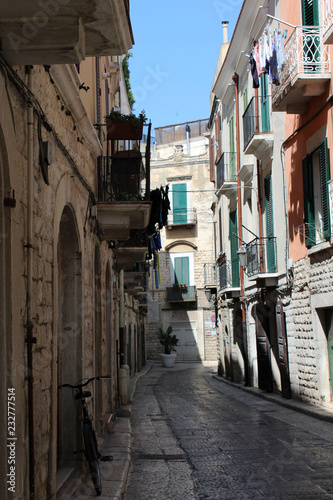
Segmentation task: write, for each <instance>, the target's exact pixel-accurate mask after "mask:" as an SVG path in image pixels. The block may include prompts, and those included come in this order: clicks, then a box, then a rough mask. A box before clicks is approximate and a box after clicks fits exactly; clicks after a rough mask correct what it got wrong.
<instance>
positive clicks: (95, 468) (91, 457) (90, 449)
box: [83, 424, 102, 495]
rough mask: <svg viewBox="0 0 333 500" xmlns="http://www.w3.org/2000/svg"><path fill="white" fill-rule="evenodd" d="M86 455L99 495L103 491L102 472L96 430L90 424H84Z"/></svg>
mask: <svg viewBox="0 0 333 500" xmlns="http://www.w3.org/2000/svg"><path fill="white" fill-rule="evenodd" d="M83 438H84V446H85V456H86V459H87V461H88V464H89V469H90V474H91V478H92V480H93V483H94V487H95V491H96V493H97V495H100V494H101V493H102V481H101V473H100V470H99V463H98V454H97V446H96V436H95V431H94V430H93V429H92V427H91V426H90V425H88V424H87V425H84V426H83Z"/></svg>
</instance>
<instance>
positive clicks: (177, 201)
mask: <svg viewBox="0 0 333 500" xmlns="http://www.w3.org/2000/svg"><path fill="white" fill-rule="evenodd" d="M172 209H173V222H174V224H181V223H186V222H187V195H186V184H173V186H172Z"/></svg>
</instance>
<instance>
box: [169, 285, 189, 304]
mask: <svg viewBox="0 0 333 500" xmlns="http://www.w3.org/2000/svg"><path fill="white" fill-rule="evenodd" d="M166 291H167V302H174V303H175V302H181V303H183V302H196V300H197V287H196V286H190V285H186V286H184V287H182V286H177V287H172V286H171V287H170V286H168V287H167V288H166Z"/></svg>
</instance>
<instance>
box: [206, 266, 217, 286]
mask: <svg viewBox="0 0 333 500" xmlns="http://www.w3.org/2000/svg"><path fill="white" fill-rule="evenodd" d="M204 283H205V286H206V287H209V286H217V266H216V264H215V263H214V264H205V265H204Z"/></svg>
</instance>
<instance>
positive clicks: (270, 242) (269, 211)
mask: <svg viewBox="0 0 333 500" xmlns="http://www.w3.org/2000/svg"><path fill="white" fill-rule="evenodd" d="M264 183H265V207H266V235H267V238H268V239H267V268H268V272H269V273H274V272H275V271H276V266H275V247H274V239H273V238H274V221H273V199H272V174H269V175H268V176H267V177H266V178H265V181H264Z"/></svg>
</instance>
